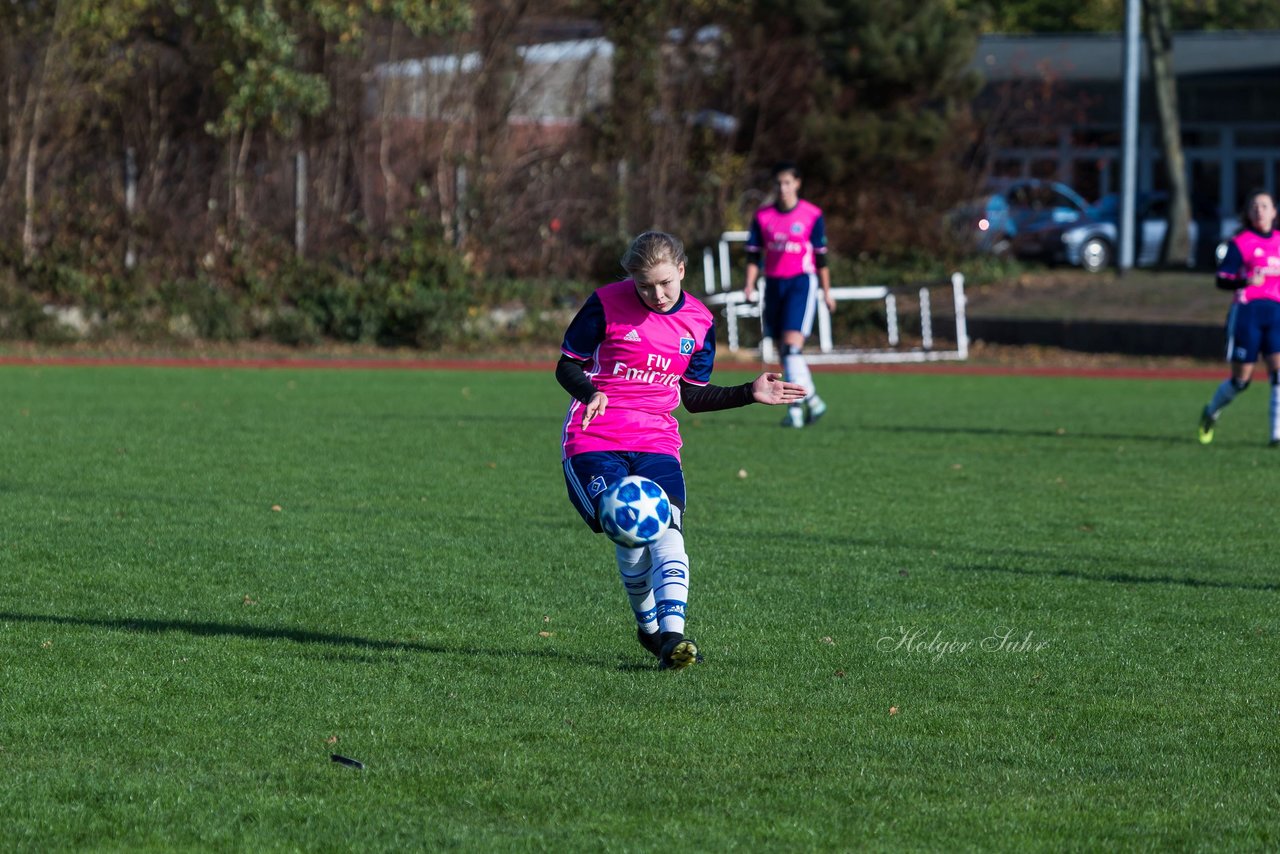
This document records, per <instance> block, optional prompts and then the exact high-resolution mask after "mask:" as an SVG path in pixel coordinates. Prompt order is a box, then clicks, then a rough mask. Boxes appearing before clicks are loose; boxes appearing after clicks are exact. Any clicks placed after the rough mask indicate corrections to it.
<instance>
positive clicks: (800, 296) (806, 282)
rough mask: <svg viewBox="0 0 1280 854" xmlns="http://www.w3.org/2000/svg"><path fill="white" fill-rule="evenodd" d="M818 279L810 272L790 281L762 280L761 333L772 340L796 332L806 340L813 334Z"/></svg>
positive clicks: (793, 277) (794, 277)
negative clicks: (762, 330)
mask: <svg viewBox="0 0 1280 854" xmlns="http://www.w3.org/2000/svg"><path fill="white" fill-rule="evenodd" d="M817 292H818V277H817V276H815V275H813V274H812V273H805V274H804V275H802V276H792V277H791V278H789V279H772V278H766V279H765V280H764V334H765V335H768V336H769V337H770V338H772V339H773V340H774V341H777V340H778V339H780V338H781V337H782V333H784V332H787V331H789V330H793V329H794V330H797V331H799V332H800V334H801V335H803V336H804V337H805V338H808V337H809V334H810V333H811V332H813V317H814V314H815V313H816V312H817V308H818V304H817V301H816V300H815V299H814V297H815V296H816V295H817Z"/></svg>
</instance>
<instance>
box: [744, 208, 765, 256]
mask: <svg viewBox="0 0 1280 854" xmlns="http://www.w3.org/2000/svg"><path fill="white" fill-rule="evenodd" d="M763 254H764V240H763V239H762V238H761V237H760V217H758V216H753V217H751V230H750V231H748V232H747V262H748V263H750V264H755V265H756V266H757V267H759V266H760V258H761V256H762V255H763Z"/></svg>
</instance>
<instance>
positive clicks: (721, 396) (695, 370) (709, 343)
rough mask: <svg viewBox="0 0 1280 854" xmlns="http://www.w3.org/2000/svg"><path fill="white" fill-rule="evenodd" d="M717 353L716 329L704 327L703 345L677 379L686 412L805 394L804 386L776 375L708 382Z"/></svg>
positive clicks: (792, 400)
mask: <svg viewBox="0 0 1280 854" xmlns="http://www.w3.org/2000/svg"><path fill="white" fill-rule="evenodd" d="M715 356H716V328H715V324H712V325H711V327H710V329H708V330H707V335H706V338H705V339H704V340H703V343H702V347H701V349H699V350H698V351H697V352H695V353H694V354H693V358H692V359H690V360H689V367H688V368H687V369H686V370H685V372H684V376H683V377H681V378H680V403H682V404H683V405H684V408H685V410H686V411H688V412H715V411H717V410H720V409H736V408H737V407H739V406H747V405H748V404H751V403H768V404H776V403H795V402H797V401H799V400H801V399H802V398H803V397H804V396H805V390H804V386H802V385H797V384H796V383H788V382H783V380H782V377H781V376H780V375H779V374H770V373H764V374H761V375H760V376H758V377H756V378H755V380H753V381H752V382H749V383H743V384H742V385H733V386H721V385H712V384H711V368H712V366H713V365H714V363H715Z"/></svg>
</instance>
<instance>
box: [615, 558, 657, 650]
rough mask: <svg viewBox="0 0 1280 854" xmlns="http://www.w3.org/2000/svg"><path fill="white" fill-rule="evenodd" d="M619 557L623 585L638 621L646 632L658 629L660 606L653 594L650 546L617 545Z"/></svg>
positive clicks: (619, 573)
mask: <svg viewBox="0 0 1280 854" xmlns="http://www.w3.org/2000/svg"><path fill="white" fill-rule="evenodd" d="M615 549H616V550H617V552H616V556H617V559H618V575H619V577H621V579H622V587H623V589H624V590H626V591H627V599H629V600H630V601H631V610H632V612H633V613H635V615H636V623H637V624H638V625H639V626H640V628H641V629H642V630H644V631H646V632H649V633H653V632H654V631H657V624H658V606H657V603H656V601H655V600H654V596H653V585H652V583H651V582H650V580H649V570H650V564H651V563H652V558H651V556H650V554H649V549H648V547H647V546H646V547H641V548H638V549H629V548H626V547H624V546H615Z"/></svg>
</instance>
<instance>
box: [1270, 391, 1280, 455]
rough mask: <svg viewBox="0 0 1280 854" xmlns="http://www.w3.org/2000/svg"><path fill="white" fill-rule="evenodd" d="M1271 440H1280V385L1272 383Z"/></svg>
mask: <svg viewBox="0 0 1280 854" xmlns="http://www.w3.org/2000/svg"><path fill="white" fill-rule="evenodd" d="M1271 441H1273V442H1277V441H1280V385H1277V384H1276V383H1275V382H1272V384H1271Z"/></svg>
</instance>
